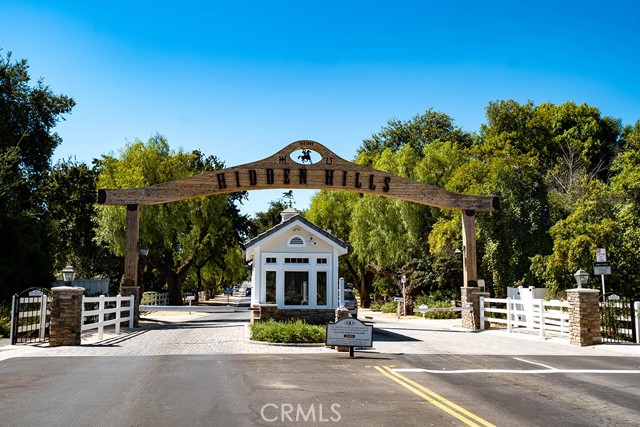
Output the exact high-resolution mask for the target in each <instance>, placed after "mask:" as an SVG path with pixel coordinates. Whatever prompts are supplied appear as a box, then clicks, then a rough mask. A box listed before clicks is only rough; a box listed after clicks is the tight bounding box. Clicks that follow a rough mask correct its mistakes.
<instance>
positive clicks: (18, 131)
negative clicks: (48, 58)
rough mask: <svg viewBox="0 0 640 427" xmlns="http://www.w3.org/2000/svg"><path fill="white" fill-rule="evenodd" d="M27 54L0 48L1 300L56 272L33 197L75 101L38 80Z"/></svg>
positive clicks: (39, 283) (40, 211)
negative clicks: (31, 71) (33, 78)
mask: <svg viewBox="0 0 640 427" xmlns="http://www.w3.org/2000/svg"><path fill="white" fill-rule="evenodd" d="M28 70H29V66H28V64H27V61H26V60H25V59H23V60H19V61H13V60H12V56H11V53H8V54H7V55H6V56H4V55H1V52H0V177H1V181H0V235H2V238H1V239H0V301H2V300H7V299H8V298H9V296H10V295H11V294H12V293H14V292H17V291H19V290H21V289H23V288H25V287H29V286H47V285H48V283H50V281H51V279H52V277H53V268H52V263H51V258H50V251H51V247H50V240H49V239H48V237H47V236H48V230H47V226H46V224H45V223H44V221H43V220H42V214H43V209H44V208H43V206H42V205H41V204H40V203H38V202H39V199H38V198H37V197H35V195H36V192H37V191H38V188H39V187H40V185H41V183H42V179H43V177H44V176H45V175H46V173H47V171H48V170H49V167H50V165H49V162H50V158H51V156H52V154H53V151H54V149H55V148H56V147H57V146H58V145H59V144H60V142H61V139H60V137H59V136H58V135H57V134H56V133H55V132H52V129H53V128H54V127H55V125H56V124H57V122H58V121H59V120H62V119H63V116H64V115H65V114H68V113H69V112H71V109H72V108H73V106H74V105H75V102H74V100H73V99H72V98H69V97H67V96H64V95H55V94H54V93H53V92H52V91H51V89H50V88H49V87H48V86H46V85H44V82H43V80H42V79H41V80H39V81H38V82H37V83H36V84H35V85H32V84H31V78H30V77H29V73H28Z"/></svg>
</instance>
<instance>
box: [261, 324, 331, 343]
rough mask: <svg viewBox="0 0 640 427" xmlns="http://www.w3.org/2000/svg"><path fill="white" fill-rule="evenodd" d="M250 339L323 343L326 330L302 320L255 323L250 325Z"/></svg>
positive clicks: (274, 341)
mask: <svg viewBox="0 0 640 427" xmlns="http://www.w3.org/2000/svg"><path fill="white" fill-rule="evenodd" d="M250 330H251V339H252V340H255V341H266V342H270V343H285V344H295V343H323V342H325V336H326V335H325V334H326V330H325V327H324V326H318V325H309V324H308V323H306V322H303V321H302V320H287V321H284V322H277V321H275V320H273V319H269V320H268V321H266V322H255V323H252V324H251V325H250Z"/></svg>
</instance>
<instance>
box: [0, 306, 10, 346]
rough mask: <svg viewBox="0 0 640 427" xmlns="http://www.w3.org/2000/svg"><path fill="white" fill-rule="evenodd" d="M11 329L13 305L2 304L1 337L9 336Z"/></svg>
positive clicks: (0, 310)
mask: <svg viewBox="0 0 640 427" xmlns="http://www.w3.org/2000/svg"><path fill="white" fill-rule="evenodd" d="M10 329H11V307H9V306H8V305H0V338H6V337H8V336H9V331H10Z"/></svg>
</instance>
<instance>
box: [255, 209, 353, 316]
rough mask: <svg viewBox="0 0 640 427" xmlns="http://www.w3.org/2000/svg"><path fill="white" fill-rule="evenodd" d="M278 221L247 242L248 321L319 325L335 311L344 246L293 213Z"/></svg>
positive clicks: (283, 213)
mask: <svg viewBox="0 0 640 427" xmlns="http://www.w3.org/2000/svg"><path fill="white" fill-rule="evenodd" d="M281 215H282V222H281V223H280V224H278V225H277V226H275V227H273V228H271V229H269V230H267V231H266V232H264V233H262V234H260V235H259V236H257V237H256V238H254V239H252V240H250V241H249V242H247V243H246V244H245V246H244V257H245V260H246V261H248V262H250V263H251V265H252V267H251V284H252V287H253V290H252V292H251V309H252V310H253V313H254V314H253V319H252V321H253V320H257V319H261V320H268V319H271V318H273V319H276V320H284V319H304V320H306V321H307V322H308V323H316V324H323V323H326V322H329V321H333V320H334V319H335V309H336V308H337V306H338V257H339V256H341V255H344V254H346V253H347V252H348V250H347V244H346V243H345V242H343V241H342V240H340V239H338V238H336V237H334V236H332V235H331V234H330V233H328V232H327V231H325V230H323V229H321V228H320V227H318V226H317V225H315V224H313V223H311V222H309V221H308V220H306V219H305V218H303V217H302V216H300V215H299V213H298V211H297V210H295V209H293V208H287V209H285V210H284V211H283V212H282V214H281Z"/></svg>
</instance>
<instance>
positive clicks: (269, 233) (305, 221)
mask: <svg viewBox="0 0 640 427" xmlns="http://www.w3.org/2000/svg"><path fill="white" fill-rule="evenodd" d="M296 222H299V223H301V224H303V225H305V226H307V227H308V228H310V229H312V230H313V231H314V232H315V233H316V234H318V235H319V236H321V237H324V238H325V239H326V240H328V241H329V243H331V244H333V245H334V246H338V247H340V248H342V249H343V251H344V252H345V253H346V251H347V244H346V243H345V242H344V241H342V240H340V239H338V238H337V237H336V236H334V235H332V234H331V233H329V232H327V231H325V230H323V229H322V228H320V227H318V226H317V225H315V224H314V223H312V222H311V221H309V220H308V219H306V218H305V217H303V216H301V215H300V214H297V215H294V216H292V217H291V218H289V219H287V220H286V221H283V222H281V223H280V224H278V225H276V226H275V227H273V228H270V229H269V230H267V231H265V232H264V233H262V234H259V235H258V236H256V237H254V238H253V239H251V240H249V241H248V242H246V243H245V244H244V245H243V249H244V251H245V254H249V253H250V252H252V251H253V249H254V248H255V247H256V246H258V245H259V244H260V243H261V242H263V241H264V240H266V239H268V238H269V237H271V236H273V235H275V234H276V233H278V232H279V231H281V230H284V229H286V228H290V227H292V226H293V224H294V223H296ZM245 257H246V255H245Z"/></svg>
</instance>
